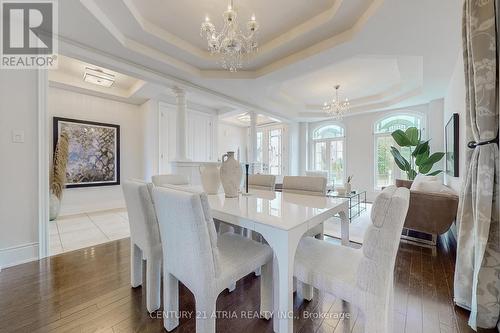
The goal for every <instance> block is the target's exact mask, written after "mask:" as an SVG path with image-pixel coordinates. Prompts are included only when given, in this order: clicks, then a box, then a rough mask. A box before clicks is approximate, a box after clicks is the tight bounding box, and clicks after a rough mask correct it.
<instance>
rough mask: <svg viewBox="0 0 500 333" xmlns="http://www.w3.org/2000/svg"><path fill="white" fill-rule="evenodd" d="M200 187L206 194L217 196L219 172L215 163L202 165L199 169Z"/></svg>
mask: <svg viewBox="0 0 500 333" xmlns="http://www.w3.org/2000/svg"><path fill="white" fill-rule="evenodd" d="M199 169H200V178H201V185H202V186H203V190H204V191H205V192H206V193H207V194H217V193H219V188H220V171H219V167H218V165H217V164H215V163H207V164H202V165H200V167H199Z"/></svg>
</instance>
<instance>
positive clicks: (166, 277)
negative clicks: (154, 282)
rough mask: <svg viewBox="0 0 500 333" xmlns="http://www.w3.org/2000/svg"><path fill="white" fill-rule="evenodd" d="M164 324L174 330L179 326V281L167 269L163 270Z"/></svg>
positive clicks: (166, 327) (167, 328)
mask: <svg viewBox="0 0 500 333" xmlns="http://www.w3.org/2000/svg"><path fill="white" fill-rule="evenodd" d="M163 311H164V317H163V326H164V327H165V329H166V330H167V331H169V332H170V331H172V330H173V329H175V328H176V327H177V326H179V281H178V280H177V279H176V278H175V276H173V275H172V274H170V273H169V272H167V271H165V270H164V271H163Z"/></svg>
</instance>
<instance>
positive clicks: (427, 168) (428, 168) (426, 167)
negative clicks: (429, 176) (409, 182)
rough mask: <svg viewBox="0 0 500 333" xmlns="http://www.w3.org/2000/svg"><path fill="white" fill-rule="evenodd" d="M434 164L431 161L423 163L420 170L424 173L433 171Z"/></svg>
mask: <svg viewBox="0 0 500 333" xmlns="http://www.w3.org/2000/svg"><path fill="white" fill-rule="evenodd" d="M433 165H434V164H430V163H425V164H422V165H420V166H419V167H418V172H419V173H422V174H426V173H427V172H429V171H431V169H432V166H433Z"/></svg>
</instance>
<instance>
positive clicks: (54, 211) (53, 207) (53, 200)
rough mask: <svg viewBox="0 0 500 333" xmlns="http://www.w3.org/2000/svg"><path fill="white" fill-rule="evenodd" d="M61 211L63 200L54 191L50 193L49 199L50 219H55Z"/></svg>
mask: <svg viewBox="0 0 500 333" xmlns="http://www.w3.org/2000/svg"><path fill="white" fill-rule="evenodd" d="M60 211H61V201H60V200H59V198H58V197H56V196H55V195H54V194H53V193H51V194H50V201H49V220H50V221H54V220H55V219H57V217H58V216H59V212H60Z"/></svg>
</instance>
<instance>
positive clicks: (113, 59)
mask: <svg viewBox="0 0 500 333" xmlns="http://www.w3.org/2000/svg"><path fill="white" fill-rule="evenodd" d="M57 38H58V40H59V52H60V53H61V54H62V55H65V56H68V57H72V58H75V59H78V60H81V61H84V62H88V63H92V64H95V65H98V66H102V67H106V68H108V69H110V70H113V71H116V72H120V73H123V74H126V75H129V76H132V77H136V78H138V79H141V80H144V81H148V82H151V83H155V84H158V85H162V86H165V87H173V86H179V87H183V88H185V89H186V90H187V91H195V92H197V93H199V94H201V95H205V96H210V97H211V98H214V99H215V100H218V101H222V102H224V103H226V104H228V105H230V106H232V107H235V108H239V109H241V110H246V111H255V112H258V113H262V114H265V115H269V116H271V117H275V118H278V119H280V120H281V121H283V122H289V121H290V120H291V119H292V118H293V116H290V115H285V114H283V113H278V112H276V111H271V110H269V109H267V108H264V107H261V106H258V105H256V104H253V103H251V102H248V101H245V100H242V99H239V98H236V97H233V96H230V95H227V94H224V93H221V92H218V91H215V90H212V89H209V88H206V87H203V86H200V85H198V84H195V83H193V82H190V81H186V80H184V79H182V78H178V77H175V76H173V75H171V74H168V73H164V72H159V71H157V70H154V69H151V68H149V67H147V66H144V65H142V64H138V63H136V62H133V61H130V60H127V59H124V58H121V57H119V56H116V55H111V54H109V53H106V52H103V51H101V50H97V49H95V48H92V47H89V46H87V45H83V44H80V43H78V42H76V41H74V40H71V39H67V38H65V37H62V36H57Z"/></svg>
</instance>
